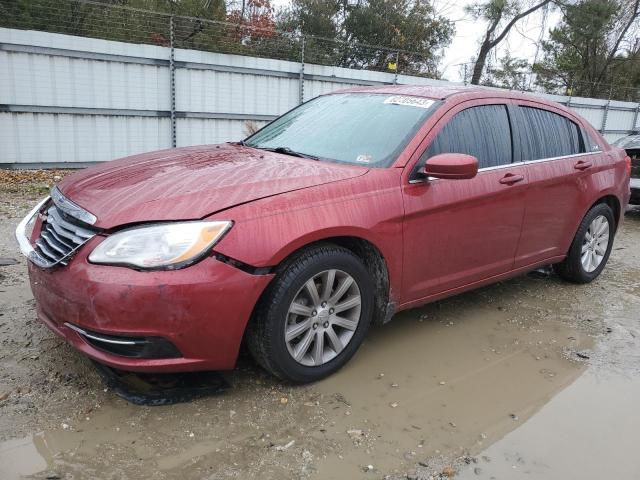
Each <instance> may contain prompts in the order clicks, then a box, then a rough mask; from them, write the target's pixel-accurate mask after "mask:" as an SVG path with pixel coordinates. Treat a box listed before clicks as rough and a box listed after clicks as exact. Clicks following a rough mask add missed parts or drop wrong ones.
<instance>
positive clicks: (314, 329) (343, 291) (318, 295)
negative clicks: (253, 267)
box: [284, 269, 362, 367]
mask: <svg viewBox="0 0 640 480" xmlns="http://www.w3.org/2000/svg"><path fill="white" fill-rule="evenodd" d="M361 305H362V297H361V294H360V288H359V287H358V284H357V282H356V281H355V279H354V278H353V277H352V276H351V275H349V274H348V273H346V272H343V271H342V270H336V269H332V270H325V271H322V272H320V273H317V274H316V275H314V276H313V277H311V278H310V279H309V280H307V282H305V284H304V285H303V286H302V288H300V290H298V292H297V293H296V295H295V297H294V298H293V301H292V302H291V305H290V306H289V310H288V313H287V321H286V323H285V329H284V336H285V342H286V344H287V349H288V350H289V354H290V355H291V356H292V357H293V359H294V360H295V361H296V362H298V363H300V364H302V365H305V366H308V367H317V366H320V365H323V364H325V363H327V362H329V361H331V360H332V359H334V358H335V357H336V356H338V355H339V354H340V352H342V351H343V350H344V349H345V347H346V346H347V345H348V344H349V342H350V341H351V339H352V337H353V335H354V334H355V332H356V329H357V328H358V323H359V322H360V311H361Z"/></svg>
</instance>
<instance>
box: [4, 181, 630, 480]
mask: <svg viewBox="0 0 640 480" xmlns="http://www.w3.org/2000/svg"><path fill="white" fill-rule="evenodd" d="M59 174H60V173H59V172H56V173H54V174H49V175H42V176H37V177H33V176H31V177H28V176H27V177H25V178H23V179H22V180H21V183H20V182H19V181H18V180H16V179H15V178H14V177H11V176H10V175H8V174H4V176H3V177H1V178H0V265H1V266H0V478H1V479H13V478H22V477H27V478H51V479H53V478H74V479H93V478H96V479H143V478H144V479H147V478H154V479H155V478H157V479H164V478H176V477H180V478H181V479H183V480H188V479H204V478H207V479H221V478H262V479H285V478H311V479H332V478H335V479H338V478H339V479H345V478H348V479H351V478H365V479H366V478H390V479H396V478H425V479H427V478H441V477H442V478H448V477H452V476H456V477H458V478H487V479H488V478H500V479H513V478H544V479H552V478H581V479H589V478H598V479H601V478H624V479H631V478H640V461H638V459H637V445H639V444H640V433H638V432H640V415H638V410H637V408H638V402H639V400H640V328H639V327H638V319H639V317H640V298H639V295H640V253H639V252H640V250H639V249H638V246H639V245H640V210H630V211H629V212H627V215H626V220H625V223H624V226H623V228H622V230H621V231H620V232H619V234H618V237H617V238H616V243H615V246H614V251H613V254H612V257H611V260H610V262H609V265H608V267H607V269H606V270H605V271H604V274H603V275H602V276H601V277H600V279H598V280H597V281H596V282H595V283H593V284H591V285H588V286H576V285H571V284H567V283H564V282H562V281H561V280H560V279H559V278H558V277H556V276H555V275H548V274H543V273H533V274H529V275H526V276H522V277H519V278H516V279H513V280H510V281H507V282H502V283H500V284H497V285H494V286H490V287H487V288H483V289H480V290H477V291H475V292H471V293H468V294H464V295H461V296H458V297H455V298H451V299H448V300H444V301H440V302H437V303H434V304H431V305H428V306H425V307H423V308H418V309H414V310H411V311H408V312H404V313H401V314H399V315H397V316H396V317H395V318H394V320H393V321H392V322H391V323H390V324H388V325H386V326H384V327H381V328H376V329H374V330H373V331H372V332H371V334H370V335H369V337H368V338H367V340H366V342H365V344H364V346H363V348H362V349H361V350H360V352H359V353H358V354H357V355H356V356H355V358H354V359H353V360H352V361H351V363H350V364H349V365H348V366H347V367H346V368H344V369H343V370H342V371H341V372H340V373H339V374H337V375H335V376H333V377H331V378H329V379H327V380H325V381H323V382H320V383H318V384H315V385H311V386H304V387H296V386H290V385H284V384H282V383H279V382H277V381H275V380H273V379H272V378H270V377H269V376H268V375H266V374H265V373H263V372H262V371H261V370H260V369H258V368H257V367H256V366H255V365H254V364H253V363H252V362H251V360H250V359H248V358H242V359H241V361H240V365H239V367H238V368H237V369H236V370H235V371H233V372H228V373H226V374H225V377H226V378H227V380H228V382H229V383H230V385H231V388H230V389H229V390H228V391H227V392H226V393H224V394H221V395H216V396H211V397H207V398H202V399H198V400H194V401H191V402H188V403H182V404H176V405H171V406H163V407H146V406H142V407H141V406H135V405H132V404H130V403H128V402H126V401H124V400H122V399H120V398H118V397H117V396H115V395H114V394H113V392H111V391H110V390H109V389H108V388H106V387H105V385H104V383H103V382H102V381H101V379H100V377H99V376H98V375H97V374H96V372H95V369H94V368H93V366H92V365H91V364H90V363H89V362H88V361H87V360H86V359H85V358H84V357H83V356H82V355H80V354H78V353H76V352H75V351H74V350H72V349H71V348H70V347H69V346H67V345H66V344H65V343H64V342H63V341H61V340H60V339H58V338H56V337H55V336H54V335H53V334H52V333H50V332H49V331H48V330H47V329H46V328H45V327H44V326H43V325H41V324H40V323H39V322H38V321H37V319H36V316H35V312H34V303H33V299H32V296H31V293H30V291H29V287H28V281H27V276H26V266H25V261H24V260H23V259H22V258H21V257H20V255H19V253H18V251H17V248H16V246H15V243H14V240H13V228H14V226H15V224H16V223H17V222H18V221H19V219H20V217H21V216H22V215H24V214H25V213H26V212H27V211H28V209H29V208H30V206H31V205H33V203H34V201H35V200H36V199H37V198H38V197H40V196H42V192H43V191H46V187H47V184H50V183H51V181H52V179H53V175H59ZM13 260H15V264H13V263H14V262H13Z"/></svg>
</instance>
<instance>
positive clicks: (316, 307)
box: [246, 244, 375, 383]
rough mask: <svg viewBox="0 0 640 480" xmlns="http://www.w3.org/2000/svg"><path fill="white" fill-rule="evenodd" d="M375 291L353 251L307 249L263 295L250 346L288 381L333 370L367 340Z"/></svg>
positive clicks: (248, 334)
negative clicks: (365, 338)
mask: <svg viewBox="0 0 640 480" xmlns="http://www.w3.org/2000/svg"><path fill="white" fill-rule="evenodd" d="M347 284H348V285H349V286H348V287H346V285H347ZM325 285H329V287H325ZM343 290H344V291H343ZM374 291H375V289H374V285H373V282H372V280H371V277H370V275H369V273H368V271H367V269H366V267H365V265H364V264H363V262H362V260H361V259H360V258H359V257H357V256H356V255H355V254H354V253H353V252H351V251H350V250H347V249H345V248H342V247H339V246H336V245H332V244H324V245H319V246H315V247H311V248H308V249H305V250H303V251H301V252H300V253H299V254H297V255H296V256H295V257H293V258H292V259H290V260H289V261H287V262H286V263H285V264H283V265H282V266H281V267H280V268H279V269H278V272H277V273H276V277H275V278H274V280H273V281H272V282H271V284H270V286H269V287H268V289H267V291H266V292H265V294H264V295H263V297H262V299H261V300H260V302H259V304H258V306H257V308H256V312H255V314H254V318H253V319H252V321H251V322H250V324H249V326H248V327H247V332H246V340H247V346H248V348H249V351H250V352H251V354H252V356H253V357H254V359H255V360H256V362H257V363H258V364H259V365H261V366H262V367H263V368H264V369H265V370H267V371H268V372H270V373H272V374H273V375H275V376H276V377H279V378H281V379H283V380H288V381H291V382H295V383H308V382H313V381H316V380H320V379H321V378H324V377H326V376H328V375H331V374H332V373H334V372H336V371H337V370H339V369H340V368H341V367H342V366H343V365H344V364H345V363H347V362H348V361H349V359H350V358H351V357H352V356H353V355H354V354H355V352H356V351H357V349H358V347H359V346H360V344H361V343H362V341H363V340H364V337H365V336H366V334H367V331H368V329H369V324H370V321H371V316H372V312H373V300H374ZM338 297H339V298H338Z"/></svg>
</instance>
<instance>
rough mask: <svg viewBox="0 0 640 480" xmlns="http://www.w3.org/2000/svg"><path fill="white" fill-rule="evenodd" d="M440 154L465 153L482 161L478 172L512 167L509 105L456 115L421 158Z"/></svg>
mask: <svg viewBox="0 0 640 480" xmlns="http://www.w3.org/2000/svg"><path fill="white" fill-rule="evenodd" d="M440 153H465V154H467V155H473V156H474V157H476V158H477V159H478V168H487V167H496V166H499V165H505V164H509V163H511V160H512V158H511V157H512V147H511V126H510V124H509V116H508V114H507V107H506V105H482V106H478V107H471V108H467V109H466V110H462V111H461V112H458V113H457V114H455V115H454V116H453V117H452V118H451V120H449V122H447V124H446V125H445V126H444V127H443V129H442V130H441V131H440V133H438V135H437V136H436V138H435V139H434V140H433V142H432V143H431V145H429V148H428V149H427V150H426V151H425V153H424V154H423V155H422V158H421V162H420V163H421V164H424V162H425V161H426V160H427V159H428V158H431V157H433V156H434V155H438V154H440Z"/></svg>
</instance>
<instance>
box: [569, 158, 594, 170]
mask: <svg viewBox="0 0 640 480" xmlns="http://www.w3.org/2000/svg"><path fill="white" fill-rule="evenodd" d="M592 165H593V163H591V162H585V161H583V160H580V161H579V162H578V163H576V164H575V165H574V166H573V168H575V169H576V170H586V169H587V168H590V167H591V166H592Z"/></svg>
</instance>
